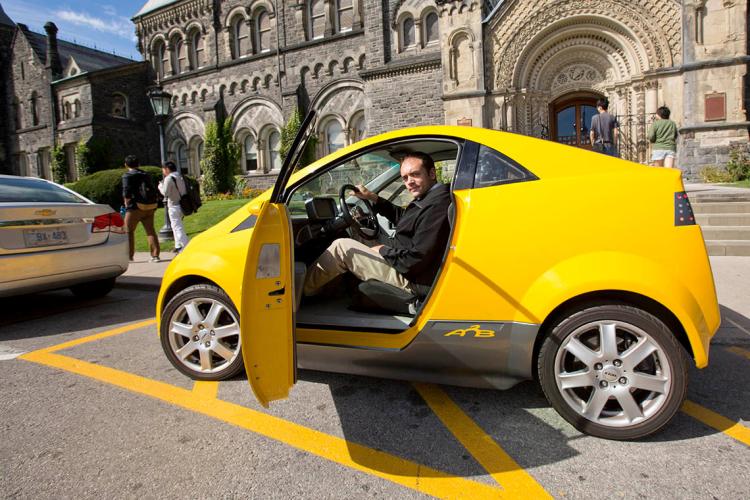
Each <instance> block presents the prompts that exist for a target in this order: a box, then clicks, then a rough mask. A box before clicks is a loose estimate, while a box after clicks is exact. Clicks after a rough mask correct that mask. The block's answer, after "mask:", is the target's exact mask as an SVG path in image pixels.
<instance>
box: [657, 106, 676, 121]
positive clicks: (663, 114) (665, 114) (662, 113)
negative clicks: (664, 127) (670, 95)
mask: <svg viewBox="0 0 750 500" xmlns="http://www.w3.org/2000/svg"><path fill="white" fill-rule="evenodd" d="M656 114H657V115H659V118H664V119H665V120H666V119H667V118H669V115H671V114H672V112H671V111H669V108H668V107H666V106H662V107H660V108H659V109H657V110H656Z"/></svg>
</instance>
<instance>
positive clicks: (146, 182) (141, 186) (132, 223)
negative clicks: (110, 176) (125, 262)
mask: <svg viewBox="0 0 750 500" xmlns="http://www.w3.org/2000/svg"><path fill="white" fill-rule="evenodd" d="M140 166H141V164H140V162H139V161H138V158H137V157H136V156H134V155H128V156H127V157H126V158H125V168H127V169H128V170H127V172H125V173H124V174H123V175H122V198H123V202H124V204H125V210H126V211H125V226H126V227H127V228H128V244H129V246H130V260H133V256H134V255H135V228H136V227H137V226H138V223H139V222H140V223H142V224H143V229H144V230H145V231H146V237H147V238H148V246H149V250H150V252H151V262H159V253H160V251H161V249H160V248H159V239H158V238H157V237H156V230H154V213H155V212H156V207H157V202H158V197H157V191H156V187H155V186H154V181H153V180H151V176H150V175H148V174H147V173H146V172H144V171H143V170H141V169H140V168H139V167H140Z"/></svg>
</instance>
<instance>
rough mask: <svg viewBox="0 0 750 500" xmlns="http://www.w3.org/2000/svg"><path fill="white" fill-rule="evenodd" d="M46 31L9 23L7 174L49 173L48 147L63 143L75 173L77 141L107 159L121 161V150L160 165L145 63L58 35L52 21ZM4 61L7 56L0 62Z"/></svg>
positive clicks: (5, 83)
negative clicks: (95, 148)
mask: <svg viewBox="0 0 750 500" xmlns="http://www.w3.org/2000/svg"><path fill="white" fill-rule="evenodd" d="M45 30H46V35H42V34H39V33H35V32H32V31H30V30H29V29H28V28H27V27H26V26H25V25H23V24H18V25H13V26H12V29H11V33H12V36H11V38H10V41H8V42H6V44H5V45H4V50H5V51H6V53H7V54H8V59H7V65H8V68H9V70H8V72H7V73H5V72H4V73H3V74H4V75H8V77H7V78H4V79H3V82H2V83H3V85H2V91H3V94H4V98H3V99H2V101H0V108H2V113H3V116H4V117H7V120H6V119H3V120H2V123H3V124H4V129H3V130H2V132H3V139H4V141H3V142H4V145H5V147H4V148H3V149H2V150H1V151H0V155H2V158H0V160H1V161H2V164H3V171H4V172H5V173H12V174H16V175H31V176H38V177H44V178H47V179H51V178H52V172H51V167H50V163H51V162H50V160H51V157H50V153H51V150H52V148H53V146H54V145H60V146H62V147H63V149H64V151H65V156H66V163H67V175H66V178H67V180H74V179H76V178H77V177H78V171H77V166H76V159H75V147H76V144H78V142H79V141H81V140H92V141H94V142H97V144H99V145H100V146H101V147H103V148H104V151H105V152H106V153H107V155H106V156H107V158H106V160H104V161H105V162H106V164H104V165H96V168H97V169H102V168H107V167H113V166H119V165H120V164H121V163H122V159H123V158H124V157H125V155H126V154H131V153H132V154H137V155H138V156H139V157H141V158H142V160H143V161H144V162H146V163H148V162H150V163H158V145H156V146H154V141H153V140H150V137H149V135H152V136H153V137H158V135H157V132H156V130H155V125H152V123H153V115H152V113H151V111H150V109H149V105H148V103H147V101H146V88H147V85H148V82H149V80H148V78H149V73H148V65H147V64H146V63H145V62H140V63H139V62H135V61H132V60H129V59H124V58H121V57H117V56H114V55H112V54H107V53H104V52H100V51H97V50H94V49H90V48H87V47H82V46H79V45H75V44H71V43H69V42H65V41H58V40H57V27H56V26H55V25H54V24H53V23H47V25H45ZM3 63H4V64H5V60H3Z"/></svg>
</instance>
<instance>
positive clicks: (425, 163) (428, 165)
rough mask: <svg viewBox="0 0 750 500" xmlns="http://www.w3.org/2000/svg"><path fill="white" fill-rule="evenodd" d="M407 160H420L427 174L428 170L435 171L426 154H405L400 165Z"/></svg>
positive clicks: (430, 157)
mask: <svg viewBox="0 0 750 500" xmlns="http://www.w3.org/2000/svg"><path fill="white" fill-rule="evenodd" d="M407 158H416V159H418V160H421V161H422V166H423V167H424V168H425V170H426V171H427V173H429V172H430V170H435V161H434V160H433V159H432V156H430V155H428V154H427V153H421V152H419V151H414V152H409V153H406V154H405V155H404V157H403V158H401V165H403V164H404V162H405V161H406V159H407Z"/></svg>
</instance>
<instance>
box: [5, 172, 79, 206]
mask: <svg viewBox="0 0 750 500" xmlns="http://www.w3.org/2000/svg"><path fill="white" fill-rule="evenodd" d="M0 202H5V203H7V202H16V203H19V202H20V203H86V200H84V199H83V198H81V197H79V196H77V195H75V194H73V193H71V192H70V191H66V190H65V189H63V188H61V187H60V186H57V185H55V184H52V183H50V182H45V181H43V180H36V179H25V178H23V177H19V178H18V179H9V178H7V177H6V178H4V179H0Z"/></svg>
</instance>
